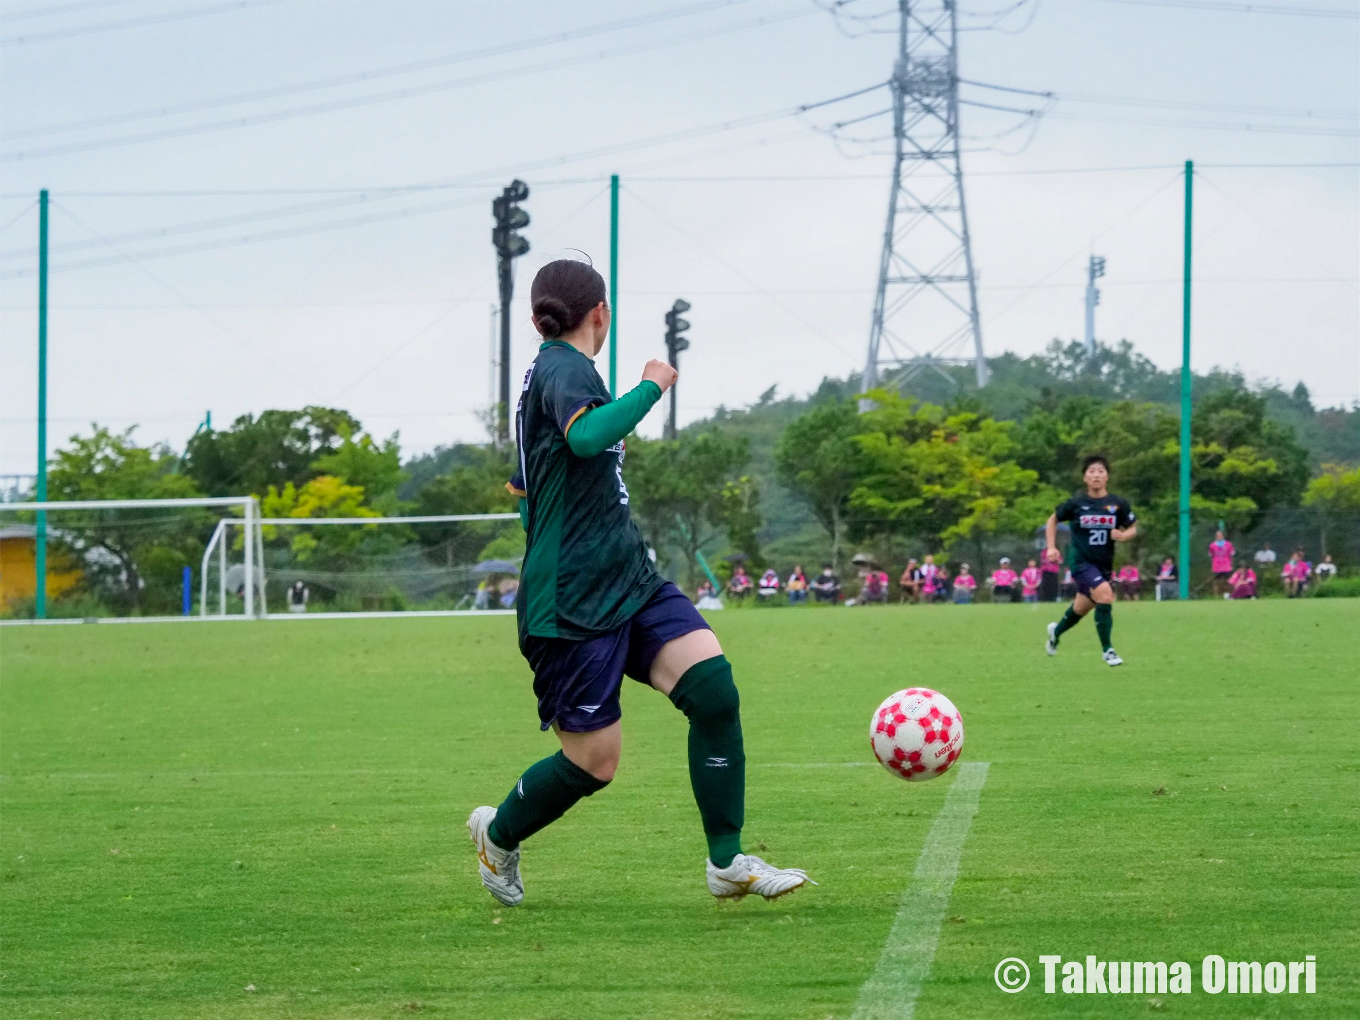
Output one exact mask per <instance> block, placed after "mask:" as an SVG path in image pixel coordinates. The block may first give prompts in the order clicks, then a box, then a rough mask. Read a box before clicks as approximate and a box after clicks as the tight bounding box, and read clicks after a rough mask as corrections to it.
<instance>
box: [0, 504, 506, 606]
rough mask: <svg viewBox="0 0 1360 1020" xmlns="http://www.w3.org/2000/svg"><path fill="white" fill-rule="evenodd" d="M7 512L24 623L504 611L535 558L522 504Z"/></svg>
mask: <svg viewBox="0 0 1360 1020" xmlns="http://www.w3.org/2000/svg"><path fill="white" fill-rule="evenodd" d="M0 511H4V512H0V619H3V620H11V621H19V620H33V619H48V620H72V619H96V620H116V619H132V618H168V617H185V616H191V617H193V618H196V619H204V618H208V619H232V618H234V619H242V618H249V617H259V616H269V617H270V618H297V617H298V616H299V615H302V614H308V615H313V616H314V615H318V614H323V615H326V614H356V613H362V614H365V615H374V614H388V613H409V612H419V613H452V612H472V611H481V610H487V611H491V610H498V609H500V610H505V609H512V608H513V606H514V599H515V595H516V592H517V589H518V577H519V567H520V563H521V562H522V560H523V556H524V533H523V530H522V529H521V527H520V524H519V519H518V515H516V514H454V515H441V516H432V517H366V518H350V517H345V518H263V517H261V514H260V508H259V505H258V503H257V502H256V501H255V500H254V499H253V498H250V497H231V498H211V499H207V498H204V499H171V500H91V501H51V502H44V503H7V504H0ZM40 578H42V579H45V583H43V584H40V581H39V579H40ZM40 591H41V593H42V594H41V596H40Z"/></svg>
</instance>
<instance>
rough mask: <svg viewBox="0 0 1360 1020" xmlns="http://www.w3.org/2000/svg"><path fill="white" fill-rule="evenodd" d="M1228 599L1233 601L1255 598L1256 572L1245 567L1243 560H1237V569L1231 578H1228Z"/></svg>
mask: <svg viewBox="0 0 1360 1020" xmlns="http://www.w3.org/2000/svg"><path fill="white" fill-rule="evenodd" d="M1228 586H1229V588H1230V589H1231V590H1230V591H1229V593H1228V594H1229V597H1231V598H1234V599H1254V598H1255V597H1256V571H1254V570H1252V569H1251V567H1249V566H1247V564H1246V562H1245V561H1244V560H1239V561H1238V563H1237V569H1236V570H1234V571H1233V575H1232V577H1230V578H1228Z"/></svg>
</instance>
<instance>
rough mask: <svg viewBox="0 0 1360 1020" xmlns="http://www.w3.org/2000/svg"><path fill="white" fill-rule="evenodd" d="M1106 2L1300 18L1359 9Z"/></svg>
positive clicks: (1356, 14)
mask: <svg viewBox="0 0 1360 1020" xmlns="http://www.w3.org/2000/svg"><path fill="white" fill-rule="evenodd" d="M1103 2H1104V3H1107V4H1134V5H1137V6H1139V7H1181V8H1184V9H1186V10H1192V11H1225V12H1229V13H1233V14H1284V15H1290V16H1294V17H1301V18H1346V19H1350V20H1355V19H1356V18H1360V11H1356V10H1354V9H1350V10H1346V9H1344V8H1337V7H1287V6H1284V5H1282V4H1244V3H1231V2H1229V0H1103Z"/></svg>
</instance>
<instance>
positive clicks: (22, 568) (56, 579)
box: [0, 524, 81, 608]
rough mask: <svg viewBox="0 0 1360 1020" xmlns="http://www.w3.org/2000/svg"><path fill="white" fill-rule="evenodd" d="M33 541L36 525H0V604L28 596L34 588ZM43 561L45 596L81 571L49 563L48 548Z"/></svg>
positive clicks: (77, 578)
mask: <svg viewBox="0 0 1360 1020" xmlns="http://www.w3.org/2000/svg"><path fill="white" fill-rule="evenodd" d="M49 536H50V533H49ZM36 544H37V529H36V528H34V527H33V525H31V524H11V525H7V526H5V527H0V608H5V607H7V606H8V605H9V603H10V602H12V601H15V600H19V599H31V598H32V597H33V595H34V593H35V592H37V590H38V573H37V568H36V566H35V564H34V547H35V546H36ZM49 549H50V546H49ZM47 564H48V566H47V597H48V599H55V598H59V597H60V596H61V594H62V593H63V592H65V591H69V590H70V589H71V588H73V587H75V585H76V584H77V583H79V581H80V577H81V572H80V571H79V570H71V569H69V564H62V563H53V562H52V556H51V553H50V552H49V554H48V560H47ZM63 568H66V569H63Z"/></svg>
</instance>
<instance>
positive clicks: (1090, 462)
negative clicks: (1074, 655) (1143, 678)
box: [1044, 454, 1138, 666]
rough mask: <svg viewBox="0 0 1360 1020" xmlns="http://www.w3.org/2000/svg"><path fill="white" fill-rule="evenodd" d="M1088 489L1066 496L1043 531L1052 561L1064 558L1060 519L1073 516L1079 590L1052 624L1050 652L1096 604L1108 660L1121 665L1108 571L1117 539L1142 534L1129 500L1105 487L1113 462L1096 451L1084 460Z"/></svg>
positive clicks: (1073, 567)
mask: <svg viewBox="0 0 1360 1020" xmlns="http://www.w3.org/2000/svg"><path fill="white" fill-rule="evenodd" d="M1081 468H1082V478H1083V480H1084V481H1085V482H1086V492H1085V493H1084V494H1082V493H1078V494H1077V495H1075V496H1073V497H1072V498H1071V499H1069V500H1066V501H1064V502H1063V503H1062V504H1060V505H1059V506H1058V508H1057V509H1056V510H1054V511H1053V513H1052V514H1051V515H1050V516H1049V518H1048V523H1047V524H1046V525H1045V527H1044V533H1045V535H1046V536H1047V538H1048V560H1049V562H1051V563H1057V562H1058V561H1059V560H1060V559H1062V553H1060V552H1059V551H1058V522H1059V521H1070V522H1071V528H1072V563H1071V570H1072V580H1073V581H1075V582H1076V585H1077V594H1076V597H1075V598H1074V599H1073V600H1072V604H1071V605H1070V606H1068V608H1067V612H1066V613H1064V614H1063V618H1062V619H1061V620H1059V621H1057V622H1056V623H1050V624H1049V625H1048V643H1047V645H1046V646H1045V647H1046V649H1047V651H1048V654H1049V655H1053V654H1054V653H1055V652H1057V650H1058V639H1059V638H1061V637H1062V636H1063V634H1064V633H1066V632H1067V631H1069V630H1071V629H1072V628H1073V627H1075V626H1076V625H1077V624H1078V623H1080V622H1081V618H1082V617H1083V616H1085V615H1086V614H1087V613H1089V612H1090V611H1091V610H1092V609H1094V610H1095V611H1096V633H1097V634H1098V635H1099V637H1100V647H1101V649H1102V654H1103V655H1104V658H1105V662H1106V664H1107V665H1110V666H1122V665H1123V664H1124V660H1123V659H1121V658H1120V657H1119V654H1118V653H1117V652H1116V651H1115V650H1114V648H1113V647H1112V646H1111V645H1110V632H1111V631H1112V630H1113V629H1114V611H1113V608H1112V607H1113V606H1114V589H1113V588H1111V587H1110V580H1109V579H1110V574H1111V571H1112V570H1113V568H1114V544H1113V543H1114V542H1126V541H1128V540H1129V539H1131V538H1133V536H1134V535H1136V534H1138V525H1137V524H1136V523H1135V522H1136V521H1137V518H1136V517H1134V515H1133V508H1132V507H1130V506H1129V502H1128V500H1126V499H1124V498H1122V497H1120V496H1115V495H1111V494H1110V493H1109V492H1108V491H1107V490H1106V488H1105V487H1106V485H1108V484H1109V481H1110V463H1109V461H1107V460H1106V459H1105V458H1104V457H1102V456H1100V455H1099V454H1097V455H1096V456H1094V457H1087V458H1086V460H1085V461H1083V462H1082V465H1081Z"/></svg>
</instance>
